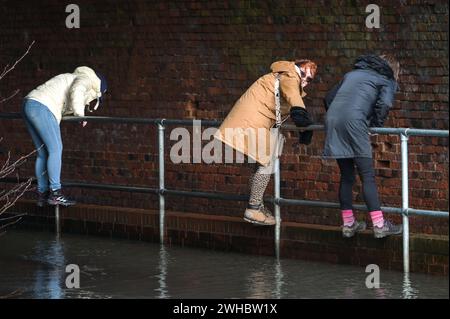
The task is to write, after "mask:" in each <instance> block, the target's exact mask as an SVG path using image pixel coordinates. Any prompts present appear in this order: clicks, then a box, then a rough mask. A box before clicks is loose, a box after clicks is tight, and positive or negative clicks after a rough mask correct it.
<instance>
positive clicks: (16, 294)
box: [0, 234, 23, 299]
mask: <svg viewBox="0 0 450 319" xmlns="http://www.w3.org/2000/svg"><path fill="white" fill-rule="evenodd" d="M0 235H1V234H0ZM22 293H23V289H17V290H15V291H13V292H11V293H10V294H7V295H6V296H0V299H8V298H16V297H17V296H19V295H21V294H22Z"/></svg>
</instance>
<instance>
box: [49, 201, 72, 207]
mask: <svg viewBox="0 0 450 319" xmlns="http://www.w3.org/2000/svg"><path fill="white" fill-rule="evenodd" d="M47 204H48V205H50V206H58V205H59V206H64V207H69V206H74V205H76V203H75V204H64V203H60V202H47Z"/></svg>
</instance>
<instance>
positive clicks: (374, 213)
mask: <svg viewBox="0 0 450 319" xmlns="http://www.w3.org/2000/svg"><path fill="white" fill-rule="evenodd" d="M399 68H400V67H399V63H398V62H397V61H396V60H395V59H394V58H393V57H391V56H387V55H382V56H376V55H363V56H360V57H358V58H357V59H356V61H355V65H354V69H353V70H352V71H350V72H348V73H347V74H345V76H344V78H343V79H342V81H341V82H340V83H339V84H338V85H337V86H335V87H334V88H333V89H332V90H331V91H330V92H329V93H328V94H327V96H326V97H325V106H326V108H327V114H326V120H325V127H326V139H325V147H324V157H325V158H334V159H336V160H337V163H338V166H339V169H340V172H341V181H340V186H339V201H340V205H341V210H342V218H343V222H344V225H343V228H342V233H343V235H344V237H352V236H353V235H354V234H355V233H356V232H359V231H362V230H364V229H365V228H366V224H365V223H364V222H358V221H356V220H355V218H354V216H353V208H352V188H353V184H354V182H355V166H356V169H357V171H358V173H359V175H360V177H361V180H362V183H363V193H364V200H365V202H366V205H367V208H368V210H369V212H370V216H371V219H372V223H373V230H374V235H375V237H376V238H382V237H385V236H388V235H394V234H400V233H401V232H402V227H401V225H394V224H392V223H391V222H390V221H388V220H386V219H384V217H383V213H382V211H381V206H380V201H379V199H378V192H377V187H376V184H375V173H374V168H373V163H372V146H371V144H370V133H369V127H371V126H374V127H382V126H383V123H384V121H385V119H386V117H387V115H388V113H389V109H390V107H391V106H392V104H393V102H394V95H395V92H396V91H397V79H398V73H399Z"/></svg>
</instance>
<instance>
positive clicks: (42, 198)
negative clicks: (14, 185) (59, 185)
mask: <svg viewBox="0 0 450 319" xmlns="http://www.w3.org/2000/svg"><path fill="white" fill-rule="evenodd" d="M49 195H50V192H49V191H46V192H43V193H41V192H39V191H38V192H37V196H38V199H37V201H36V205H37V206H38V207H44V206H46V205H47V200H48V196H49Z"/></svg>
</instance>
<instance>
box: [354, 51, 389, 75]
mask: <svg viewBox="0 0 450 319" xmlns="http://www.w3.org/2000/svg"><path fill="white" fill-rule="evenodd" d="M354 69H362V70H367V69H370V70H373V71H375V72H377V73H379V74H381V75H384V76H386V77H387V78H389V79H394V72H393V71H392V69H391V67H390V66H389V64H388V63H387V62H386V61H385V60H384V59H382V58H380V57H379V56H377V55H373V54H367V55H361V56H359V57H358V58H357V59H356V60H355V65H354Z"/></svg>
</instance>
